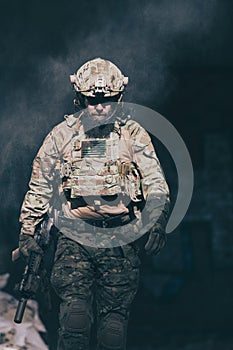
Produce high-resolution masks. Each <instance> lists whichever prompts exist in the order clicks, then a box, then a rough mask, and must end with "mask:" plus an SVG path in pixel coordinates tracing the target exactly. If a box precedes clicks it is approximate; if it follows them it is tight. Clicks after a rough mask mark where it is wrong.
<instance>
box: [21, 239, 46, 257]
mask: <svg viewBox="0 0 233 350" xmlns="http://www.w3.org/2000/svg"><path fill="white" fill-rule="evenodd" d="M19 251H20V253H21V254H22V256H23V258H24V259H25V260H27V259H28V257H29V255H30V254H31V253H32V252H34V253H37V254H41V255H42V254H43V250H42V248H41V247H40V246H39V245H38V243H36V241H35V239H34V237H33V236H30V235H23V234H20V235H19Z"/></svg>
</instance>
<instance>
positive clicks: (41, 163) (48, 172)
mask: <svg viewBox="0 0 233 350" xmlns="http://www.w3.org/2000/svg"><path fill="white" fill-rule="evenodd" d="M57 160H58V152H57V148H56V145H55V142H54V137H53V132H51V133H50V134H49V135H48V136H47V137H46V138H45V140H44V142H43V145H42V146H41V148H40V150H39V152H38V153H37V155H36V157H35V159H34V161H33V166H32V174H31V179H30V182H29V190H28V191H27V193H26V195H25V198H24V201H23V204H22V207H21V214H20V219H19V221H20V222H21V223H22V227H21V234H27V235H34V232H35V226H36V225H37V224H38V223H39V222H40V221H41V220H42V218H43V215H44V214H46V213H47V211H48V208H49V201H50V199H51V198H52V195H53V182H54V169H55V165H56V162H57Z"/></svg>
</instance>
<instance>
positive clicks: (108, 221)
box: [57, 213, 134, 232]
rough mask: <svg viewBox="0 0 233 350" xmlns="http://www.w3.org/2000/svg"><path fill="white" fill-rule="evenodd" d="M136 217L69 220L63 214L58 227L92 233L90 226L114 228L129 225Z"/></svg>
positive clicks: (122, 216) (115, 216)
mask: <svg viewBox="0 0 233 350" xmlns="http://www.w3.org/2000/svg"><path fill="white" fill-rule="evenodd" d="M133 219H134V217H132V214H128V213H126V214H121V215H114V216H111V217H108V218H104V219H96V220H95V219H85V220H84V219H69V218H66V217H65V216H62V215H61V214H59V215H58V218H57V223H58V227H59V228H60V227H66V228H68V229H71V230H77V229H78V230H80V231H86V232H88V231H90V225H91V226H94V227H100V228H114V227H119V226H124V225H127V224H128V223H129V222H130V221H132V220H133Z"/></svg>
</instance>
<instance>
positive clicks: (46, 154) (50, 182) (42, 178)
mask: <svg viewBox="0 0 233 350" xmlns="http://www.w3.org/2000/svg"><path fill="white" fill-rule="evenodd" d="M81 117H82V112H79V113H76V114H74V115H69V116H65V119H66V120H65V121H63V122H62V123H60V124H58V125H57V126H55V127H54V128H53V130H52V131H51V132H50V133H49V134H48V135H47V137H46V138H45V140H44V142H43V145H42V146H41V148H40V150H39V152H38V153H37V155H36V157H35V159H34V162H33V168H32V175H31V179H30V182H29V190H28V192H27V193H26V195H25V198H24V201H23V204H22V208H21V215H20V222H21V223H22V228H21V233H22V234H28V235H34V231H35V226H36V225H37V224H38V223H39V222H40V221H41V220H42V218H43V215H44V214H45V213H47V212H48V211H49V209H50V208H51V206H52V202H54V198H55V202H56V201H57V198H63V199H61V200H60V201H61V210H62V212H63V215H64V216H65V217H67V218H70V219H75V218H77V217H78V218H84V219H90V218H95V219H100V218H105V217H108V216H109V215H119V214H122V213H127V212H128V208H127V207H126V206H125V205H124V203H123V202H122V201H119V202H118V203H117V204H116V205H107V204H106V203H104V204H103V205H100V206H99V207H98V209H96V207H93V206H92V205H86V206H82V207H79V206H77V207H76V208H72V207H71V205H70V202H69V201H67V200H64V192H63V189H62V186H61V182H60V181H59V175H58V173H59V172H60V167H61V164H64V162H67V161H68V160H69V158H70V154H71V144H72V140H73V139H74V137H75V136H76V135H77V134H78V133H80V132H81V131H82V130H83V125H82V122H81ZM117 125H118V128H119V123H118V124H117ZM120 139H121V141H122V142H123V144H124V147H123V148H122V151H121V154H120V158H121V160H122V161H126V160H127V161H131V162H133V163H134V164H136V165H137V167H138V168H139V169H140V174H141V186H142V192H143V196H144V198H145V199H146V200H147V201H148V202H151V205H150V206H149V208H150V209H149V210H148V211H147V212H148V216H147V218H146V220H151V219H152V218H154V217H155V216H156V215H157V219H158V217H160V219H159V220H160V221H161V218H162V221H163V222H165V221H166V219H167V215H168V204H169V190H168V186H167V183H166V180H165V178H164V175H163V171H162V169H161V166H160V163H159V160H158V157H157V155H156V152H155V150H154V147H153V144H152V142H151V139H150V136H149V135H148V133H147V132H146V131H145V129H144V128H142V126H140V124H139V123H137V122H135V121H133V120H132V119H129V120H127V121H126V122H125V123H124V124H122V125H121V126H120ZM158 208H159V209H160V214H161V215H158ZM162 221H161V222H162Z"/></svg>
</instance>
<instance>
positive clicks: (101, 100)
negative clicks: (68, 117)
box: [85, 94, 119, 122]
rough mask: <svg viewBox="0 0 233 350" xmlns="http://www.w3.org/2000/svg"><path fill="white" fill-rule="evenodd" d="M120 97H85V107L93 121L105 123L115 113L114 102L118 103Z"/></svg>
mask: <svg viewBox="0 0 233 350" xmlns="http://www.w3.org/2000/svg"><path fill="white" fill-rule="evenodd" d="M118 99H119V96H118V95H117V96H113V97H104V96H102V94H100V95H99V96H96V97H85V105H86V107H87V111H88V113H89V116H90V117H91V119H92V121H100V122H101V121H104V120H105V119H108V117H109V116H110V115H111V114H112V112H113V104H112V102H117V101H118Z"/></svg>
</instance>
